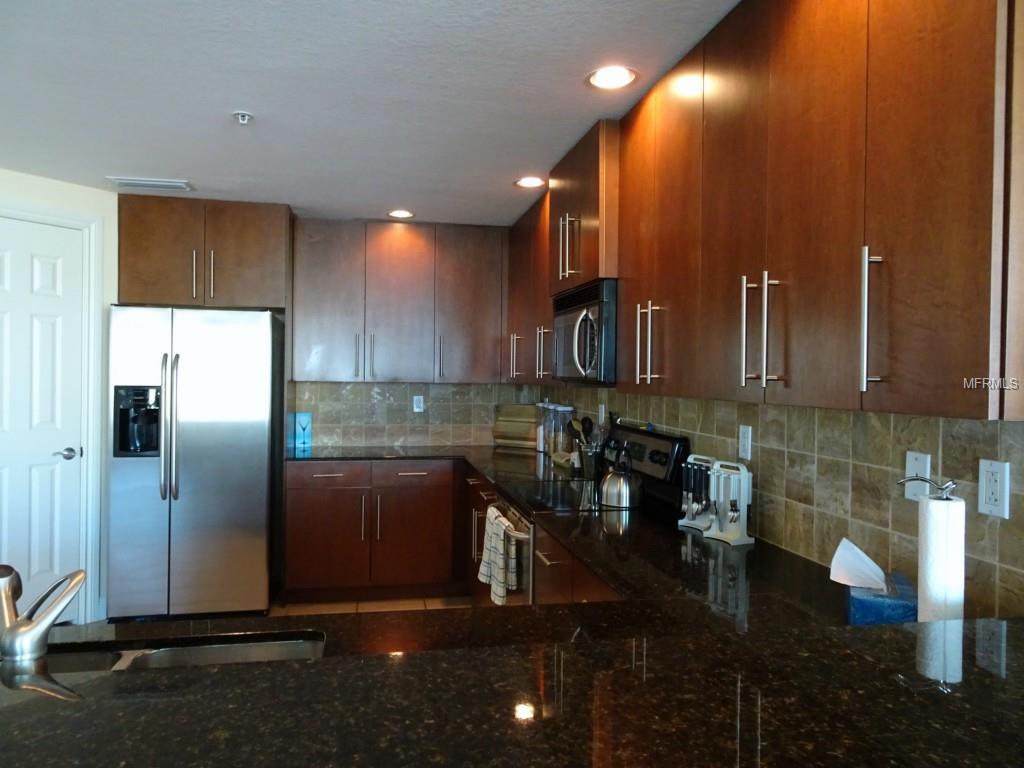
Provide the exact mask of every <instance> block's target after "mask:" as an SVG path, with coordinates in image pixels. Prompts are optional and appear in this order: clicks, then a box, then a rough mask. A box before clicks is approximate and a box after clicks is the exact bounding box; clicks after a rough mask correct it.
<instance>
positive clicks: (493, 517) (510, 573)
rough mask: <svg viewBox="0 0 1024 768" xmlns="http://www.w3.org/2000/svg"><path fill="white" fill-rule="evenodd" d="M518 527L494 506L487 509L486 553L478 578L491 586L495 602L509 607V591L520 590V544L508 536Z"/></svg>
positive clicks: (492, 599) (481, 559)
mask: <svg viewBox="0 0 1024 768" xmlns="http://www.w3.org/2000/svg"><path fill="white" fill-rule="evenodd" d="M514 530H515V527H514V526H513V525H512V523H510V522H509V521H508V520H506V519H505V517H504V516H503V515H502V514H501V511H500V510H499V509H498V508H497V507H494V506H491V507H488V508H487V523H486V525H485V527H484V551H483V556H482V557H481V558H480V571H479V572H478V573H477V578H478V579H479V580H480V581H481V582H483V583H484V584H490V585H491V602H493V603H494V604H495V605H505V603H506V602H507V600H508V593H509V591H512V590H515V589H517V588H518V586H519V580H518V573H517V569H516V542H515V540H514V539H510V538H509V536H507V535H506V534H507V532H508V531H514Z"/></svg>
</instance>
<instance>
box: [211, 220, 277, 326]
mask: <svg viewBox="0 0 1024 768" xmlns="http://www.w3.org/2000/svg"><path fill="white" fill-rule="evenodd" d="M290 254H291V211H290V210H289V209H288V206H286V205H271V204H263V203H228V202H221V201H214V200H210V201H207V203H206V305H207V306H208V307H283V306H284V305H285V297H286V294H287V291H288V263H289V260H290Z"/></svg>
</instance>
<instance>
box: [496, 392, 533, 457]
mask: <svg viewBox="0 0 1024 768" xmlns="http://www.w3.org/2000/svg"><path fill="white" fill-rule="evenodd" d="M536 408H537V406H535V405H513V404H510V403H502V404H501V405H499V406H498V410H497V413H496V414H495V418H494V444H495V445H496V446H501V447H504V448H530V449H534V450H536V448H537V416H536Z"/></svg>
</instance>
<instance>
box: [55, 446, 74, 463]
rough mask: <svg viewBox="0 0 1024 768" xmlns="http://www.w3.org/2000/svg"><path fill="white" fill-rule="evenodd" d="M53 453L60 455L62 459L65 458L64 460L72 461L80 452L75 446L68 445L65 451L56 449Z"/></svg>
mask: <svg viewBox="0 0 1024 768" xmlns="http://www.w3.org/2000/svg"><path fill="white" fill-rule="evenodd" d="M52 455H54V456H60V457H61V458H62V459H64V461H71V460H72V459H73V458H75V456H77V455H78V452H77V451H76V450H75V449H74V448H71V447H68V448H65V449H64V450H63V451H54V452H53V454H52Z"/></svg>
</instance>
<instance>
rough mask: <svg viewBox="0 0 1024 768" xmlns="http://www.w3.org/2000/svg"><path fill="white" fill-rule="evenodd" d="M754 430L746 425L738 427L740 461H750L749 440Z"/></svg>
mask: <svg viewBox="0 0 1024 768" xmlns="http://www.w3.org/2000/svg"><path fill="white" fill-rule="evenodd" d="M753 432H754V430H753V429H752V428H751V427H750V426H749V425H747V424H741V425H740V445H739V454H740V458H741V459H747V460H748V461H749V460H750V451H751V446H750V443H751V440H752V435H753Z"/></svg>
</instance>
